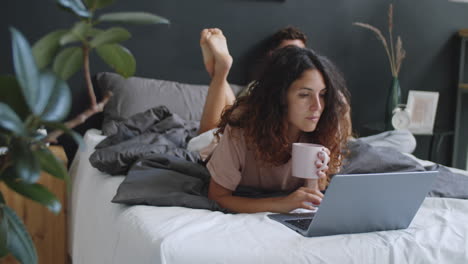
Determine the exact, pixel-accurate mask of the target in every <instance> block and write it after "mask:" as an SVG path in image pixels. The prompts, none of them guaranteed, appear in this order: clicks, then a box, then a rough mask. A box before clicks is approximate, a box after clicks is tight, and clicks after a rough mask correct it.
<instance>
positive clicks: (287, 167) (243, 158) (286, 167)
mask: <svg viewBox="0 0 468 264" xmlns="http://www.w3.org/2000/svg"><path fill="white" fill-rule="evenodd" d="M207 168H208V170H209V172H210V174H211V177H212V179H213V180H214V181H215V182H216V183H218V184H219V185H221V186H223V187H224V188H227V189H229V190H232V191H234V190H236V188H237V186H239V185H242V186H248V187H254V188H260V189H263V190H271V191H294V190H296V189H297V188H299V187H301V186H304V179H300V178H296V177H293V176H292V175H291V160H289V161H288V162H287V163H285V164H283V165H281V166H273V165H270V166H268V167H266V166H265V165H263V164H262V163H261V162H259V161H257V160H256V159H255V154H254V151H253V150H251V149H248V148H247V146H246V143H245V138H244V135H243V133H242V130H241V129H239V128H231V127H230V126H226V129H225V131H224V134H223V136H222V137H221V139H220V141H219V144H218V145H217V146H216V148H215V149H214V151H213V155H212V156H211V159H210V160H209V161H208V164H207Z"/></svg>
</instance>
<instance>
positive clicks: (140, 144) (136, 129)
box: [90, 106, 468, 210]
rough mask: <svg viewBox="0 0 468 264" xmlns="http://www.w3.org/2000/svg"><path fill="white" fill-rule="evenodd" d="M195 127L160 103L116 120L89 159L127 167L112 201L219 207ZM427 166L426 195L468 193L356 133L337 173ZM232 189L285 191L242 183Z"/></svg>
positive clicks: (458, 180)
mask: <svg viewBox="0 0 468 264" xmlns="http://www.w3.org/2000/svg"><path fill="white" fill-rule="evenodd" d="M196 130H197V128H196V124H194V123H189V122H185V121H184V120H182V119H181V118H180V117H178V116H177V115H175V114H171V113H170V112H169V110H168V109H167V108H166V107H164V106H160V107H156V108H153V109H150V110H148V111H146V112H144V113H141V114H137V115H135V116H133V117H131V118H129V119H128V120H126V121H124V122H122V123H120V124H119V125H118V132H117V133H116V134H114V135H112V136H109V137H107V138H106V139H104V140H103V141H102V142H101V143H99V144H98V145H97V146H96V151H95V152H94V153H93V154H92V155H91V157H90V162H91V164H92V165H93V166H94V167H96V168H98V169H99V170H101V171H104V172H107V173H109V174H111V175H115V174H125V173H127V177H126V179H125V180H124V182H123V183H122V184H121V185H120V186H119V189H118V191H117V194H116V196H115V197H114V199H113V200H112V201H113V202H116V203H126V204H146V205H157V206H184V207H189V208H200V209H210V210H223V209H222V208H221V207H219V205H218V204H216V203H215V202H213V201H211V200H209V199H208V198H206V196H207V189H208V183H209V178H210V175H209V172H208V170H207V169H206V168H205V167H204V165H203V164H202V163H201V160H200V157H199V155H198V153H196V152H190V151H188V150H187V149H186V146H187V142H188V141H189V139H190V138H192V137H194V136H195V135H196ZM129 168H130V169H129ZM425 170H438V171H439V176H438V177H437V180H436V182H435V184H434V186H433V187H432V189H431V191H430V192H429V194H428V195H429V196H436V197H448V198H462V199H468V177H466V176H464V175H459V174H456V173H453V172H451V171H449V170H448V169H446V168H444V167H442V166H439V165H433V166H429V167H423V166H422V165H420V164H419V163H418V162H416V161H415V160H414V159H412V158H410V157H408V156H407V155H404V154H402V153H400V152H398V151H396V150H394V149H391V148H388V147H373V146H371V145H369V144H367V143H365V142H363V141H361V140H359V139H358V140H353V141H350V142H349V144H348V151H347V154H346V158H345V160H344V162H343V166H342V169H341V171H340V174H357V173H379V172H400V171H425ZM234 194H235V195H236V194H238V195H242V196H247V197H265V196H277V195H286V193H264V192H262V191H261V190H257V189H252V188H246V187H244V186H240V187H239V189H238V190H236V192H235V193H234Z"/></svg>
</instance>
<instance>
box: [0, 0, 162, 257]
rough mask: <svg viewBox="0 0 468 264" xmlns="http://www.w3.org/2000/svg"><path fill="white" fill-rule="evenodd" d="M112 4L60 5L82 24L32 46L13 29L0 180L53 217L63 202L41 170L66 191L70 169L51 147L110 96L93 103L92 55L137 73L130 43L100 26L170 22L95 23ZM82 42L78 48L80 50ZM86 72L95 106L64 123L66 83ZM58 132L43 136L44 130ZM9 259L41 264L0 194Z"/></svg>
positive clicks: (117, 16)
mask: <svg viewBox="0 0 468 264" xmlns="http://www.w3.org/2000/svg"><path fill="white" fill-rule="evenodd" d="M113 2H114V0H84V1H83V2H81V0H57V3H58V4H59V6H60V7H62V8H64V9H66V10H68V11H70V12H71V13H72V14H74V15H76V16H77V17H78V19H79V21H77V22H76V23H75V24H74V25H73V26H72V27H71V28H70V29H60V30H56V31H54V32H51V33H49V34H47V35H45V36H44V37H43V38H41V39H40V40H39V41H37V42H36V43H35V44H34V46H33V47H31V46H30V44H29V42H28V41H27V39H26V38H25V37H24V36H23V35H22V34H21V33H20V32H19V31H18V30H16V29H15V28H10V31H11V36H12V49H13V53H12V54H13V64H14V71H15V76H10V75H0V181H2V182H4V183H5V185H6V186H7V187H8V188H10V189H11V190H13V191H15V192H17V193H18V194H20V195H22V196H24V197H26V198H29V199H32V200H33V201H36V202H38V203H40V204H42V205H44V206H45V207H47V208H48V209H49V210H50V211H52V212H54V213H58V212H59V211H60V209H61V205H60V202H59V201H58V199H57V198H56V197H55V196H54V195H53V194H52V193H51V192H50V191H49V190H48V189H47V188H45V187H44V186H42V185H40V184H38V183H37V181H38V179H39V176H40V172H41V171H45V172H47V173H49V174H50V175H52V176H54V177H57V178H60V179H63V180H65V181H66V182H67V185H69V180H68V174H67V170H66V168H65V167H64V165H63V164H62V163H61V162H60V161H59V160H58V159H57V158H56V157H55V156H54V155H53V154H52V153H51V152H50V151H49V149H48V148H47V146H46V144H47V143H49V142H55V141H56V139H57V137H58V136H59V135H61V134H62V133H68V134H70V135H72V137H73V138H74V139H75V140H76V141H78V142H80V141H82V139H81V136H80V135H79V134H77V133H76V132H74V131H73V130H72V128H74V127H75V126H77V125H79V124H81V123H83V122H84V121H85V120H86V119H87V118H88V117H90V116H91V115H93V114H95V113H98V112H100V111H102V109H103V107H104V105H105V104H106V103H107V101H108V100H109V98H110V96H111V95H110V94H107V95H105V96H104V98H103V100H102V101H101V102H99V103H98V102H97V101H96V97H95V95H94V90H93V87H92V83H91V71H90V65H89V54H90V51H91V50H93V49H95V50H96V51H97V54H98V55H99V56H100V57H101V58H102V59H103V60H104V61H105V62H106V63H107V64H109V65H110V66H111V67H112V68H113V69H114V70H115V71H116V72H117V73H119V74H121V75H123V76H124V77H129V76H131V75H133V74H134V72H135V65H136V63H135V59H134V57H133V56H132V54H131V53H130V51H128V50H127V49H126V48H125V47H123V46H122V45H120V42H122V41H124V40H126V39H128V38H130V33H129V32H128V31H127V30H126V29H124V28H121V27H112V28H109V29H101V28H97V27H96V25H99V24H100V23H101V22H127V23H140V24H161V23H165V24H167V23H169V21H168V20H167V19H165V18H162V17H159V16H156V15H153V14H150V13H143V12H121V13H108V14H103V15H100V16H99V17H97V18H95V17H94V11H95V10H97V9H100V8H103V7H106V6H108V5H111V4H112V3H113ZM77 44H78V45H77ZM81 67H83V69H84V71H83V73H84V78H85V80H86V84H87V89H88V94H89V97H90V107H89V108H88V109H87V110H85V111H84V112H83V113H81V114H80V115H78V116H77V117H75V118H73V119H71V120H69V121H66V122H63V120H64V119H65V118H66V117H67V115H68V113H69V110H70V106H71V93H70V88H69V86H68V84H67V82H66V80H67V79H68V78H69V77H70V76H72V75H73V74H74V73H76V72H77V71H78V69H79V68H81ZM42 126H43V127H46V128H48V129H52V130H54V131H53V132H52V133H49V135H47V136H44V135H42V134H41V133H38V132H37V130H38V128H40V127H42ZM9 253H11V254H12V255H13V256H14V257H15V258H16V259H17V260H19V261H20V262H21V263H28V264H29V263H37V253H36V251H35V247H34V245H33V242H32V240H31V237H30V236H29V234H28V233H27V231H26V228H25V226H24V225H23V223H22V222H21V220H20V219H19V218H18V216H17V215H16V213H15V212H14V210H12V209H11V208H10V207H9V206H8V205H7V204H6V203H5V200H4V198H3V195H2V193H1V192H0V259H1V258H2V257H4V256H6V255H8V254H9Z"/></svg>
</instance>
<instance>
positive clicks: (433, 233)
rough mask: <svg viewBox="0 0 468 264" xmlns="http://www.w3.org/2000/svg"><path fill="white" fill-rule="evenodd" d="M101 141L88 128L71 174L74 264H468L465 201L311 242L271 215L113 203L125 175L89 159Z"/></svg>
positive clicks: (431, 203)
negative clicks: (405, 221)
mask: <svg viewBox="0 0 468 264" xmlns="http://www.w3.org/2000/svg"><path fill="white" fill-rule="evenodd" d="M103 138H104V137H103V136H101V135H100V131H99V130H90V131H88V132H87V133H86V135H85V142H86V145H87V147H86V149H80V150H79V151H78V152H77V155H76V158H75V160H74V161H73V164H72V167H71V170H70V173H71V176H72V181H73V192H72V195H71V199H70V206H71V219H70V220H71V221H70V240H71V241H70V251H71V252H70V253H71V256H72V260H73V263H74V264H93V263H96V264H97V263H99V264H105V263H113V264H119V263H135V264H137V263H138V264H146V263H170V264H177V263H203V264H206V263H360V264H361V263H398V264H401V263H411V264H415V263H460V264H461V263H468V253H467V249H468V201H467V200H459V199H448V198H427V199H426V200H425V201H424V203H423V205H422V207H421V209H420V210H419V211H418V213H417V215H416V217H415V219H414V220H413V222H412V224H411V225H410V227H409V228H408V229H405V230H398V231H386V232H374V233H366V234H353V235H337V236H328V237H318V238H305V237H302V236H301V235H299V234H297V233H295V232H293V231H291V230H290V229H288V228H287V227H285V226H283V225H281V224H280V223H277V222H275V221H272V220H270V219H269V218H268V217H267V213H257V214H237V215H232V214H223V213H220V212H212V211H208V210H196V209H188V208H182V207H155V206H125V205H119V204H113V203H111V202H110V200H111V199H112V198H113V196H114V194H115V192H116V190H117V187H118V186H119V184H120V183H121V182H122V181H123V179H124V177H123V176H109V175H106V174H104V173H101V172H99V171H98V170H96V169H94V168H93V167H91V165H90V163H89V161H88V157H89V155H90V154H91V153H92V152H93V149H94V146H95V145H96V144H97V143H98V142H99V141H100V140H102V139H103ZM457 172H462V173H464V174H466V175H468V173H467V172H466V171H457Z"/></svg>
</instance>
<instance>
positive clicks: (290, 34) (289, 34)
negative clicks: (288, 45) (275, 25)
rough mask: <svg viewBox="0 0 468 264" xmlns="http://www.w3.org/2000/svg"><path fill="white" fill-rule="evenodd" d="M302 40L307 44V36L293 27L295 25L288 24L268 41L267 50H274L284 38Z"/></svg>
mask: <svg viewBox="0 0 468 264" xmlns="http://www.w3.org/2000/svg"><path fill="white" fill-rule="evenodd" d="M296 39H298V40H302V42H304V45H307V36H306V35H305V34H304V33H303V32H302V31H300V30H299V29H298V28H296V27H293V26H288V27H285V28H282V29H280V30H278V31H276V33H275V34H273V35H272V36H271V37H270V38H269V39H268V40H267V43H266V50H267V52H268V51H273V50H275V49H277V48H278V47H279V45H280V44H281V42H283V41H284V40H296Z"/></svg>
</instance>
